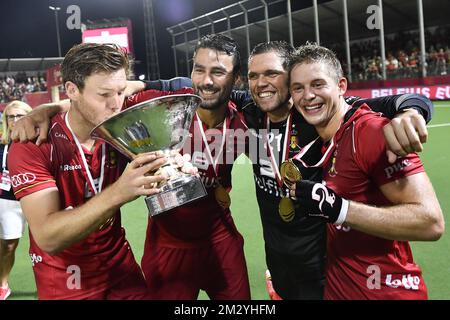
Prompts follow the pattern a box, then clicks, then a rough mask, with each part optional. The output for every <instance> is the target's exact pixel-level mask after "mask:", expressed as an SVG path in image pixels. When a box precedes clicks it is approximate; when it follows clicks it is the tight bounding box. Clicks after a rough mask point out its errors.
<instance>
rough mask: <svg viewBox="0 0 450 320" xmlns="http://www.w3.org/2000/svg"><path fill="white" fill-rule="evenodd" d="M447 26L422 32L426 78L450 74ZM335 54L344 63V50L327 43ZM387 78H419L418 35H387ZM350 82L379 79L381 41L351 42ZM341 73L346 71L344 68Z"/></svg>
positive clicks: (449, 36)
mask: <svg viewBox="0 0 450 320" xmlns="http://www.w3.org/2000/svg"><path fill="white" fill-rule="evenodd" d="M449 39H450V26H441V27H434V28H428V29H426V30H425V43H426V45H427V48H428V49H427V52H426V58H425V60H426V61H425V62H424V63H425V68H426V71H427V75H429V76H436V75H446V74H450V48H449V46H450V43H449ZM326 45H327V46H328V47H329V48H330V49H332V50H333V51H334V52H336V54H337V56H338V58H339V59H340V60H341V61H347V60H346V57H345V47H344V45H343V44H342V43H340V44H326ZM385 47H386V61H385V65H386V76H387V78H390V79H393V78H394V79H395V78H405V77H419V76H421V70H422V65H421V59H420V49H419V48H420V42H419V32H418V31H410V32H404V31H401V32H398V33H396V34H395V35H386V37H385ZM350 52H351V57H352V74H353V79H352V80H353V81H365V80H377V79H381V78H382V76H381V75H382V64H381V56H380V42H379V41H378V40H375V39H374V40H360V41H354V42H353V43H351V45H350ZM344 71H345V72H346V71H347V68H346V67H344Z"/></svg>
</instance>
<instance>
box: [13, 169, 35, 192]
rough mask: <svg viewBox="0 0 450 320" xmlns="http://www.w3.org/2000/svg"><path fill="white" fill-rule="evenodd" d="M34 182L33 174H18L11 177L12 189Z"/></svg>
mask: <svg viewBox="0 0 450 320" xmlns="http://www.w3.org/2000/svg"><path fill="white" fill-rule="evenodd" d="M34 180H36V176H35V175H34V174H33V173H29V172H27V173H19V174H16V175H14V176H12V177H11V184H12V186H13V187H14V188H16V187H18V186H20V185H22V184H26V183H31V182H33V181H34Z"/></svg>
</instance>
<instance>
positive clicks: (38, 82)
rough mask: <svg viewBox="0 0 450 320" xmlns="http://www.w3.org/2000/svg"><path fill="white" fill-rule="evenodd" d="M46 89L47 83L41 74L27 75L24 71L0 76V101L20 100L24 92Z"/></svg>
mask: <svg viewBox="0 0 450 320" xmlns="http://www.w3.org/2000/svg"><path fill="white" fill-rule="evenodd" d="M38 91H47V83H46V81H45V79H44V77H42V76H41V75H39V74H38V75H37V76H33V77H27V75H26V74H25V73H24V72H19V73H17V74H16V75H15V76H14V77H13V76H6V77H3V78H2V77H0V102H1V103H8V102H10V101H14V100H22V98H23V96H24V95H25V93H28V92H38Z"/></svg>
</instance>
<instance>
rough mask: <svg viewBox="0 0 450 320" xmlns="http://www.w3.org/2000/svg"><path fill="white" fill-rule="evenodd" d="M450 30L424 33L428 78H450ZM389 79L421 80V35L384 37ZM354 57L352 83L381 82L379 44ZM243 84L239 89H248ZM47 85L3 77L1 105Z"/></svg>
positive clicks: (341, 50) (339, 48)
mask: <svg viewBox="0 0 450 320" xmlns="http://www.w3.org/2000/svg"><path fill="white" fill-rule="evenodd" d="M449 40H450V26H444V27H437V28H430V29H426V30H425V44H426V48H427V50H426V70H427V76H436V75H447V74H450V41H449ZM328 46H329V47H330V48H331V49H332V50H334V51H335V52H336V54H337V55H338V57H339V58H340V60H341V61H342V63H343V66H342V67H343V69H344V72H347V66H346V61H347V60H346V55H345V47H344V45H343V44H338V45H328ZM385 48H386V49H385V52H386V60H385V64H386V77H387V78H388V79H397V78H407V77H408V78H409V77H420V76H421V75H422V74H421V70H422V66H421V61H420V42H419V32H418V31H410V32H399V33H397V34H395V35H387V36H386V37H385ZM350 51H351V57H352V74H353V77H352V81H365V80H379V79H382V63H381V56H380V42H379V41H378V40H376V39H374V40H362V41H358V42H354V43H352V44H351V46H350ZM245 84H246V81H242V83H241V86H239V88H240V89H245V88H246V86H245ZM46 90H47V86H46V81H45V79H44V77H43V76H42V75H40V74H38V75H37V76H31V77H30V76H27V75H26V74H25V73H24V72H21V73H17V74H16V75H15V76H4V77H2V76H0V103H8V102H10V101H12V100H22V98H23V96H24V94H25V93H27V92H37V91H46Z"/></svg>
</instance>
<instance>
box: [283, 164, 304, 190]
mask: <svg viewBox="0 0 450 320" xmlns="http://www.w3.org/2000/svg"><path fill="white" fill-rule="evenodd" d="M280 174H281V178H282V179H283V181H284V183H285V184H286V185H287V186H288V187H289V186H290V185H292V184H294V183H297V182H299V181H300V180H301V179H302V174H301V173H300V170H299V169H298V168H297V166H296V165H295V164H294V162H293V161H292V160H291V159H289V160H287V161H284V162H283V163H282V164H281V166H280Z"/></svg>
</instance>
